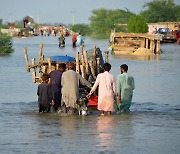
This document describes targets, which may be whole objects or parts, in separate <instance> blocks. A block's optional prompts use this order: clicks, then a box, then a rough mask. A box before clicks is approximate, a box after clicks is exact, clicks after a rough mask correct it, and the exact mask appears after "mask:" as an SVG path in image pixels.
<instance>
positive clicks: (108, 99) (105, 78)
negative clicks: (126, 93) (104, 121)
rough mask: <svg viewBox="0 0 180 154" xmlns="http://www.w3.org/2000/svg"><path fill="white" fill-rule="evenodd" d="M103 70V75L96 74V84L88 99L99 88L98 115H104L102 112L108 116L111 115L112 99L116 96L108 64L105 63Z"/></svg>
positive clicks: (113, 80)
mask: <svg viewBox="0 0 180 154" xmlns="http://www.w3.org/2000/svg"><path fill="white" fill-rule="evenodd" d="M103 69H104V73H100V74H98V76H97V79H96V82H95V84H94V86H93V87H92V89H91V91H90V93H89V94H88V97H90V95H91V94H92V93H93V92H94V91H95V90H96V88H97V87H98V86H99V89H98V110H99V111H100V115H104V111H105V112H107V114H108V115H111V112H112V111H113V110H114V97H115V94H116V88H115V78H114V76H113V75H112V74H110V73H109V71H110V70H111V65H110V64H109V63H105V64H104V65H103Z"/></svg>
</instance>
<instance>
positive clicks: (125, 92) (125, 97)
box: [116, 73, 135, 112]
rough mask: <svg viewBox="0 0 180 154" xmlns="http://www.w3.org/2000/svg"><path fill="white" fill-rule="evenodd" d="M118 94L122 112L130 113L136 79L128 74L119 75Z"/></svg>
mask: <svg viewBox="0 0 180 154" xmlns="http://www.w3.org/2000/svg"><path fill="white" fill-rule="evenodd" d="M116 89H117V94H118V95H119V96H120V98H121V102H120V103H119V102H118V103H119V104H118V105H119V111H120V112H129V111H130V110H129V108H130V106H131V101H132V96H133V90H134V89H135V85H134V78H133V77H132V76H129V75H128V74H127V73H123V74H120V75H118V77H117V85H116Z"/></svg>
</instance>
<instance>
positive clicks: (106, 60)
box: [105, 51, 109, 63]
mask: <svg viewBox="0 0 180 154" xmlns="http://www.w3.org/2000/svg"><path fill="white" fill-rule="evenodd" d="M108 54H109V51H105V62H106V63H108V62H109V59H108Z"/></svg>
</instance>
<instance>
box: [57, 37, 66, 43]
mask: <svg viewBox="0 0 180 154" xmlns="http://www.w3.org/2000/svg"><path fill="white" fill-rule="evenodd" d="M58 39H59V45H65V38H64V36H63V35H60V36H59V38H58Z"/></svg>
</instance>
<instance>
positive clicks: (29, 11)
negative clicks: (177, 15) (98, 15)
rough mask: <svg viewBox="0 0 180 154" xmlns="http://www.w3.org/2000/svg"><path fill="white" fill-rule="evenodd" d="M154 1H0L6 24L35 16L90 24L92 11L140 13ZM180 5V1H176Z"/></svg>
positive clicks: (45, 20)
mask: <svg viewBox="0 0 180 154" xmlns="http://www.w3.org/2000/svg"><path fill="white" fill-rule="evenodd" d="M149 1H152V0H0V18H1V19H3V21H4V22H6V21H12V22H14V21H15V20H22V18H23V17H24V16H27V15H29V16H33V17H34V20H35V22H38V18H39V21H40V23H48V22H49V23H54V22H56V23H60V22H61V23H64V24H71V23H72V12H73V14H74V22H75V23H88V22H89V21H88V18H89V17H90V16H91V11H92V10H93V9H97V8H107V9H125V8H127V9H129V10H130V11H132V12H134V13H139V12H140V11H141V10H142V7H143V5H144V3H145V2H149ZM175 3H176V4H178V5H180V0H175Z"/></svg>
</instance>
